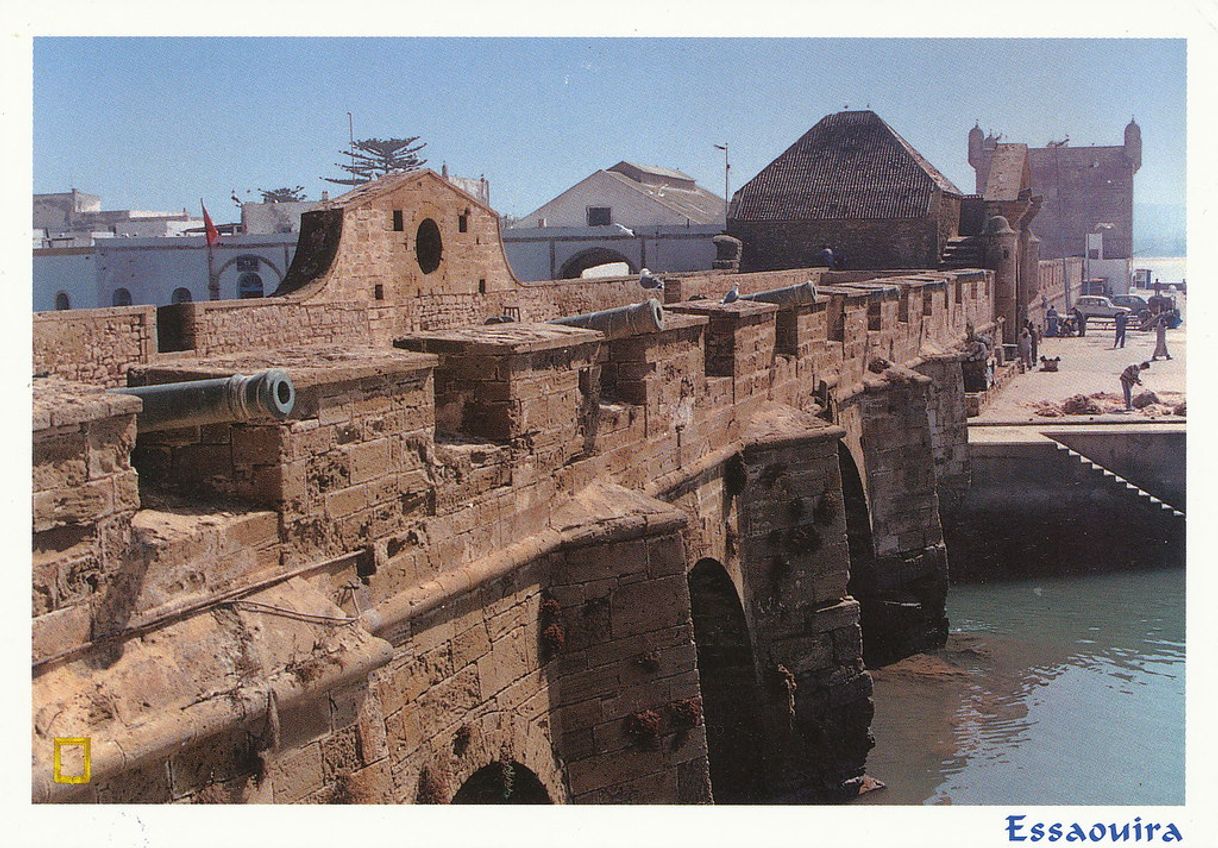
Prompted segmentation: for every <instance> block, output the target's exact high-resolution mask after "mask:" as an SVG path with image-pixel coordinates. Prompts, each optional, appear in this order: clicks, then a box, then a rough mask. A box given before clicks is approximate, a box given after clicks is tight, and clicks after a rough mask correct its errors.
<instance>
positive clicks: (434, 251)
mask: <svg viewBox="0 0 1218 848" xmlns="http://www.w3.org/2000/svg"><path fill="white" fill-rule="evenodd" d="M443 250H444V244H443V242H442V241H441V240H440V228H439V227H437V226H436V222H435V221H433V220H431V218H424V219H423V223H421V224H419V231H418V232H417V233H415V235H414V253H415V256H416V257H417V258H418V260H419V268H420V269H422V271H423V273H424V274H430V273H431V272H432V271H434V270H436V269H437V268H439V267H440V255H441V253H442V252H443Z"/></svg>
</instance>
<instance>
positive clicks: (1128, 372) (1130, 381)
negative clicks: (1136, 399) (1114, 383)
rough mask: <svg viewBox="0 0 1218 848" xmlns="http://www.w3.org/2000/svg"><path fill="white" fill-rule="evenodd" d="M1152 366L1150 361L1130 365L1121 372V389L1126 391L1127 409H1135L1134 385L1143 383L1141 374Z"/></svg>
mask: <svg viewBox="0 0 1218 848" xmlns="http://www.w3.org/2000/svg"><path fill="white" fill-rule="evenodd" d="M1149 367H1150V363H1149V362H1143V363H1142V364H1141V365H1130V366H1129V367H1128V368H1126V369H1125V370H1124V371H1122V372H1121V391H1122V392H1124V393H1125V409H1126V410H1130V409H1133V387H1134V386H1140V385H1142V378H1141V374H1142V372H1143V371H1145V370H1146V369H1148V368H1149Z"/></svg>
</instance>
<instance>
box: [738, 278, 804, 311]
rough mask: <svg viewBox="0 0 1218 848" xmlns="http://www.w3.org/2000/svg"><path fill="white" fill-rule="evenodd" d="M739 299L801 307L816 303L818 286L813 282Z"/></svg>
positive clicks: (747, 295)
mask: <svg viewBox="0 0 1218 848" xmlns="http://www.w3.org/2000/svg"><path fill="white" fill-rule="evenodd" d="M739 299H740V300H759V301H761V302H762V303H776V304H778V305H779V306H799V305H801V304H804V303H815V302H816V286H814V285H812V283H811V282H807V283H799V284H798V285H794V286H783V287H782V288H780V289H770V290H768V291H761V292H754V293H753V294H742V295H740V298H739Z"/></svg>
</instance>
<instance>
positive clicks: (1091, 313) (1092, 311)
mask: <svg viewBox="0 0 1218 848" xmlns="http://www.w3.org/2000/svg"><path fill="white" fill-rule="evenodd" d="M1074 307H1075V308H1076V309H1077V310H1078V311H1079V312H1081V313H1083V314H1084V315H1086V316H1087V318H1089V319H1090V318H1106V319H1109V320H1111V319H1113V318H1115V317H1116V316H1117V315H1118V314H1119V313H1121V312H1124V313H1125V314H1126V315H1128V314H1129V313H1130V312H1131V311H1132V310H1129V309H1125V308H1124V307H1121V306H1113V305H1112V301H1111V300H1109V299H1108V298H1106V297H1100V296H1099V295H1094V294H1089V295H1084V296H1082V297H1080V298H1078V299H1076V300H1075V301H1074Z"/></svg>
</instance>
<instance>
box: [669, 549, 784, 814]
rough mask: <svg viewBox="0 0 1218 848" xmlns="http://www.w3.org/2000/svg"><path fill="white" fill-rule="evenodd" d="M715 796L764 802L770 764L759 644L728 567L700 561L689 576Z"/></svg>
mask: <svg viewBox="0 0 1218 848" xmlns="http://www.w3.org/2000/svg"><path fill="white" fill-rule="evenodd" d="M687 579H688V581H689V598H690V611H691V616H692V618H693V625H694V643H695V646H696V650H697V657H698V678H699V681H700V685H701V689H702V713H703V717H704V721H705V724H706V748H707V759H708V761H709V765H710V775H711V791H712V792H713V794H714V797H715V801H716V802H717V803H727V804H732V803H748V802H756V801H759V800H761V799H762V789H763V786H764V782H763V781H764V777H765V770H764V763H763V761H762V751H763V746H762V735H761V722H760V716H759V712H758V708H759V706H760V704H761V699H762V698H761V692H760V690H759V687H758V685H757V676H756V663H755V661H754V656H753V644H752V639H751V636H750V634H749V630H748V624H747V622H746V621H745V616H744V607H743V606H742V605H741V603H740V596H739V594H738V593H737V591H736V586H735V584H733V583H732V579H731V577H730V576H729V575H728V573H727V571H726V570H725V569H724V567H723V566H722V565H721V564H720V563H719V562H718V561H717V560H713V559H709V558H704V559H700V560H698V562H697V563H695V565H694V567H693V568H692V569H690V571H689V574H688V575H687Z"/></svg>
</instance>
